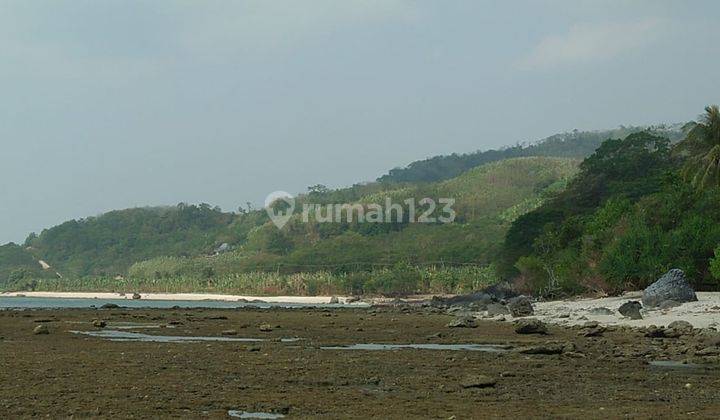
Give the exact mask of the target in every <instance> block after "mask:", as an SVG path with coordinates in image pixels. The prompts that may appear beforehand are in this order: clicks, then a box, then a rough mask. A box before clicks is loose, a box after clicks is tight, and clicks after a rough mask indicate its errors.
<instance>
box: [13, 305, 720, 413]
mask: <svg viewBox="0 0 720 420" xmlns="http://www.w3.org/2000/svg"><path fill="white" fill-rule="evenodd" d="M456 319H457V315H451V314H448V313H447V311H445V310H443V309H439V308H435V307H432V306H427V305H426V306H422V305H395V306H388V307H375V308H346V309H321V308H316V309H311V308H304V309H259V308H242V309H126V308H114V309H97V310H90V309H62V310H24V311H10V310H6V311H0V355H1V357H0V383H2V386H0V413H2V414H3V416H4V417H6V418H16V417H30V416H43V417H44V416H50V417H70V416H73V417H122V418H124V417H134V418H157V417H190V418H197V417H209V418H228V416H229V415H228V413H229V412H232V413H238V412H247V413H269V414H273V415H283V416H285V418H368V417H379V418H452V417H453V416H455V418H493V417H495V418H497V417H533V418H538V417H548V418H551V417H552V418H557V417H562V416H567V417H580V416H582V417H588V418H614V417H624V416H632V417H639V418H658V417H679V416H685V415H691V416H694V417H700V418H702V417H707V418H713V417H716V415H715V414H716V413H717V412H720V393H718V392H717V389H718V388H719V387H720V370H719V369H718V367H720V362H719V361H718V357H719V355H720V347H718V346H719V345H720V339H718V334H717V333H716V332H715V333H714V332H713V331H714V330H711V329H693V328H686V327H687V326H686V325H676V326H675V328H673V329H672V331H671V332H672V334H666V333H665V332H666V329H663V330H662V333H658V332H656V331H655V332H654V331H650V329H647V328H645V329H632V328H629V327H623V326H602V325H597V323H592V322H591V323H589V324H587V325H574V326H558V325H546V324H544V323H541V322H539V321H537V322H534V320H532V319H531V318H524V319H525V321H523V323H522V324H518V323H516V322H496V321H490V320H483V319H474V320H473V322H472V323H471V324H468V325H464V324H465V323H464V322H460V323H454V322H453V321H455V320H456ZM456 324H457V325H462V326H452V325H456ZM133 325H137V326H138V329H137V331H136V332H137V333H138V334H142V335H158V336H183V337H189V339H188V340H187V341H185V340H172V341H163V340H159V341H150V340H129V341H113V340H110V339H108V338H107V337H108V336H110V337H112V335H113V334H93V335H88V334H78V333H74V331H84V332H93V331H113V328H114V327H117V326H121V327H122V331H123V332H126V333H127V332H129V333H132V332H133V328H132V327H133ZM148 325H153V326H157V328H152V329H148V328H147V326H148ZM39 326H42V328H40V329H41V330H42V331H41V332H39V333H38V332H36V331H37V330H38V327H39ZM228 331H232V332H233V334H232V335H230V338H235V339H241V338H247V339H255V340H257V341H242V340H228V341H225V340H217V341H201V340H199V341H193V340H192V339H191V337H227V332H228ZM520 331H522V332H523V333H520ZM358 344H362V345H365V346H366V345H368V344H386V345H388V346H383V347H381V351H378V349H377V348H375V349H372V350H364V349H363V346H360V348H359V349H355V350H352V351H348V350H347V349H345V347H347V346H354V345H358ZM449 344H456V345H461V346H444V345H449ZM408 345H422V346H416V348H412V346H408ZM487 345H491V347H492V348H497V349H499V350H501V351H473V350H471V349H472V348H475V347H478V348H482V347H483V346H487ZM468 346H470V347H468ZM473 346H475V347H473Z"/></svg>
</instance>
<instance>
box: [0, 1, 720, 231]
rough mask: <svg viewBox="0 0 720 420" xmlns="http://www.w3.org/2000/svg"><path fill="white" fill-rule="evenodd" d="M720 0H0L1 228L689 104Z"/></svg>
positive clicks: (227, 200)
mask: <svg viewBox="0 0 720 420" xmlns="http://www.w3.org/2000/svg"><path fill="white" fill-rule="evenodd" d="M718 27H720V2H717V1H706V2H700V1H696V2H693V1H682V2H681V1H675V2H669V1H668V2H661V1H655V0H653V1H612V2H611V1H599V0H598V1H595V0H593V1H578V0H571V1H507V2H500V1H487V2H484V1H478V0H467V1H459V0H455V1H445V0H436V1H411V0H407V1H406V0H367V1H361V0H307V1H300V0H287V1H279V0H236V1H211V0H202V1H170V0H168V1H137V2H135V1H129V0H120V1H97V0H87V1H82V0H68V1H61V0H54V1H50V0H48V1H33V0H17V1H5V0H0V151H1V154H0V157H1V159H0V242H6V241H11V240H12V241H17V242H19V241H22V240H24V238H25V237H26V236H27V234H28V233H29V232H31V231H38V232H39V231H40V230H42V229H43V228H44V227H49V226H52V225H54V224H57V223H59V222H62V221H64V220H67V219H72V218H80V217H85V216H91V215H96V214H99V213H100V212H103V211H107V210H111V209H116V208H126V207H134V206H143V205H159V204H175V203H178V202H180V201H184V202H191V203H197V202H208V203H210V204H213V205H215V204H217V205H220V206H221V207H222V208H223V209H227V210H231V209H235V208H237V206H238V205H239V204H242V203H245V202H246V201H252V202H255V203H262V202H263V200H264V198H265V196H266V195H267V194H268V193H269V192H272V191H275V190H285V191H289V192H293V193H294V192H299V191H303V190H304V189H305V187H306V186H308V185H311V184H316V183H323V184H326V185H329V186H344V185H350V184H352V183H354V182H358V181H364V180H372V179H374V178H376V177H377V176H379V175H381V174H382V173H384V172H385V171H387V170H388V169H390V168H392V167H395V166H400V165H405V164H407V163H409V162H411V161H413V160H416V159H421V158H425V157H428V156H432V155H437V154H445V153H452V152H467V151H473V150H477V149H487V148H493V147H497V146H501V145H507V144H512V143H515V142H517V141H523V140H532V139H538V138H541V137H544V136H547V135H550V134H553V133H556V132H560V131H565V130H572V129H574V128H578V129H598V128H608V127H616V126H618V125H620V124H652V123H658V122H676V121H686V120H689V119H692V118H695V117H696V116H697V115H698V114H699V113H700V112H701V111H702V108H703V107H704V106H705V105H707V104H709V103H717V102H720V97H719V96H718V94H719V93H720V82H718V73H719V70H720V48H719V47H718V45H720V43H718V42H717V33H718V32H717V31H718Z"/></svg>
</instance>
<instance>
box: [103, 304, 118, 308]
mask: <svg viewBox="0 0 720 420" xmlns="http://www.w3.org/2000/svg"><path fill="white" fill-rule="evenodd" d="M119 307H120V306H118V305H116V304H114V303H106V304H104V305H102V306H101V307H100V309H117V308H119Z"/></svg>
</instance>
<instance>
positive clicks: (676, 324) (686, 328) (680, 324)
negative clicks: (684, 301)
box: [667, 321, 694, 335]
mask: <svg viewBox="0 0 720 420" xmlns="http://www.w3.org/2000/svg"><path fill="white" fill-rule="evenodd" d="M667 328H668V329H671V330H675V331H677V332H679V333H680V334H684V335H687V334H692V332H693V329H694V327H693V326H692V324H691V323H689V322H687V321H673V322H671V323H670V324H669V325H668V326H667Z"/></svg>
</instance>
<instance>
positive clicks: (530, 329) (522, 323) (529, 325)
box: [515, 319, 548, 334]
mask: <svg viewBox="0 0 720 420" xmlns="http://www.w3.org/2000/svg"><path fill="white" fill-rule="evenodd" d="M515 332H516V333H518V334H547V333H548V331H547V326H546V325H545V324H544V323H543V322H542V321H539V320H537V319H521V320H519V321H518V322H517V323H515Z"/></svg>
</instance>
